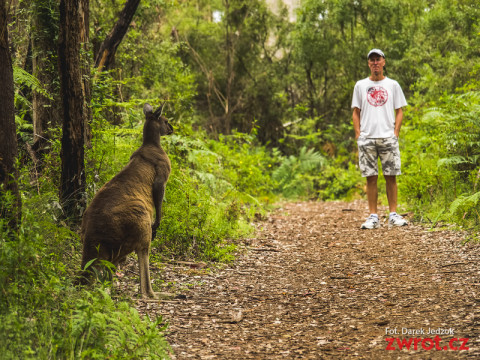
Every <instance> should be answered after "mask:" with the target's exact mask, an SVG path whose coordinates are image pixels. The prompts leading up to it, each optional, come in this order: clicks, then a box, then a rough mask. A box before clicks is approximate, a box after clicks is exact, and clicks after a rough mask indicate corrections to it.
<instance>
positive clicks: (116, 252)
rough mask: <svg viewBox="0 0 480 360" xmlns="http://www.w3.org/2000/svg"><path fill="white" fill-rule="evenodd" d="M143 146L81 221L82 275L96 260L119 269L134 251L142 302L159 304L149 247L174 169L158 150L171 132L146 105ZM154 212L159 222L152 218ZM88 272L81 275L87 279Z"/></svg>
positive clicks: (100, 192)
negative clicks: (162, 138)
mask: <svg viewBox="0 0 480 360" xmlns="http://www.w3.org/2000/svg"><path fill="white" fill-rule="evenodd" d="M143 112H144V114H145V118H146V121H145V125H144V127H143V144H142V146H140V148H138V149H137V150H136V151H135V152H134V153H133V155H132V156H131V157H130V161H129V163H128V164H127V165H126V166H125V168H123V170H121V171H120V172H119V173H118V174H117V175H116V176H115V177H113V178H112V179H111V180H110V181H109V182H108V183H106V184H105V185H104V186H103V187H102V188H101V189H100V190H99V191H98V192H97V194H96V195H95V197H94V198H93V200H92V202H91V203H90V205H89V206H88V207H87V210H86V211H85V213H84V215H83V219H82V225H81V238H82V242H83V255H82V269H85V265H86V264H87V263H88V262H90V261H91V260H93V259H96V260H95V261H94V263H93V264H94V265H95V264H97V261H98V260H108V261H110V262H111V263H113V264H114V265H115V266H117V265H118V264H119V263H120V262H121V261H123V260H124V259H125V258H126V256H127V255H128V254H130V253H131V252H133V251H135V252H136V253H137V256H138V263H139V268H140V293H141V295H142V298H156V297H157V295H156V294H155V293H154V292H153V290H152V285H151V283H150V271H149V254H150V243H151V241H152V239H153V238H154V237H155V234H156V230H157V228H158V226H159V224H160V219H161V215H162V202H163V198H164V194H165V185H166V183H167V181H168V177H169V175H170V170H171V165H170V159H169V158H168V156H167V153H166V152H165V151H164V150H163V148H162V147H161V145H160V136H162V135H170V134H172V133H173V128H172V126H171V125H170V124H169V122H168V120H167V119H166V118H165V117H163V116H162V115H161V108H159V109H157V110H156V111H155V112H154V111H153V109H152V106H151V105H149V104H145V106H144V108H143ZM154 210H155V219H154V220H153V214H154ZM89 275H91V274H89V271H88V269H87V270H86V271H84V272H83V276H84V277H88V276H89Z"/></svg>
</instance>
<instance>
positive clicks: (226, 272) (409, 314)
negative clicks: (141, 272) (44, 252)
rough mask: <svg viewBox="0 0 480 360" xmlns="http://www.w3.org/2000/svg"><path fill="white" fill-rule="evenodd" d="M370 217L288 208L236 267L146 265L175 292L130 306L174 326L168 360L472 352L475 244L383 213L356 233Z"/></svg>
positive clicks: (478, 280) (341, 209)
mask: <svg viewBox="0 0 480 360" xmlns="http://www.w3.org/2000/svg"><path fill="white" fill-rule="evenodd" d="M383 214H386V210H385V209H384V208H383V209H381V212H380V215H383ZM367 215H368V211H367V205H366V202H363V201H355V202H351V203H344V202H323V203H322V202H303V203H288V204H283V206H281V207H280V208H279V209H277V210H276V211H275V212H273V213H272V214H271V215H269V216H268V218H267V219H264V220H263V221H262V222H259V223H258V224H257V227H258V229H257V230H258V231H257V233H256V235H255V237H254V238H251V239H246V240H244V242H243V244H242V245H241V246H240V252H239V254H238V257H237V259H236V260H235V261H234V262H232V263H231V264H227V265H223V266H217V267H214V268H212V267H210V268H208V267H206V266H205V265H206V264H202V263H188V262H183V263H182V262H177V263H171V264H167V265H166V266H164V267H163V268H162V269H158V268H155V266H152V278H153V279H155V278H161V279H162V283H163V284H164V285H167V284H168V285H169V286H170V289H172V288H173V289H174V290H175V292H176V294H177V295H178V296H177V298H175V299H172V300H168V301H160V302H157V301H144V300H136V301H135V304H136V306H137V309H138V310H139V311H140V312H141V313H143V314H146V315H148V316H149V317H150V318H156V317H157V316H160V315H161V316H162V317H163V319H164V321H165V322H167V323H168V324H169V326H168V329H167V332H166V338H167V340H168V341H169V343H170V345H171V347H172V352H173V354H172V358H173V359H346V358H357V359H397V358H402V359H403V358H407V359H453V358H455V359H457V358H479V357H480V293H479V291H480V261H479V260H480V245H479V244H477V243H471V242H467V243H465V236H466V234H465V233H462V232H459V231H454V230H453V229H438V230H433V231H432V230H429V229H428V228H426V227H424V226H420V225H417V224H413V223H410V224H409V225H408V226H405V227H401V228H391V229H389V227H388V226H387V224H386V217H382V220H383V225H382V226H381V227H380V228H379V229H375V230H360V225H361V223H362V222H363V221H364V220H365V218H366V216H367ZM407 218H408V216H407ZM130 266H131V270H128V269H129V267H130ZM134 266H136V264H135V263H131V264H130V265H129V267H127V268H126V270H125V275H124V279H125V280H126V281H121V282H122V284H125V285H128V284H129V283H130V285H128V286H129V287H130V288H129V289H128V290H125V291H128V292H132V293H134V291H138V287H136V286H135V281H138V277H136V276H135V274H134V272H136V271H137V270H136V268H135V267H134ZM130 273H131V274H130ZM130 277H131V280H129V281H127V279H129V278H130ZM137 286H138V285H137ZM122 287H123V286H122ZM154 288H155V287H154ZM431 330H433V334H432V333H428V332H429V331H431ZM437 332H438V334H437ZM436 336H438V338H435V337H436ZM389 338H391V339H393V340H388V339H389ZM415 338H417V339H421V340H417V341H416V342H417V345H416V348H417V350H415V340H414V339H415ZM397 339H398V340H397ZM403 339H405V343H404V344H405V346H403V349H402V350H400V349H399V348H400V344H401V342H402V340H403ZM439 339H441V340H439ZM457 339H458V340H457ZM460 339H468V340H460ZM409 341H411V344H410V348H409V349H407V347H406V344H408V342H409ZM390 342H391V345H389V343H390ZM465 342H466V343H465ZM464 343H465V344H464ZM450 345H451V346H452V347H453V348H457V350H453V349H449V346H450ZM387 347H389V348H392V349H393V350H389V349H387ZM463 347H467V348H468V350H461V348H463Z"/></svg>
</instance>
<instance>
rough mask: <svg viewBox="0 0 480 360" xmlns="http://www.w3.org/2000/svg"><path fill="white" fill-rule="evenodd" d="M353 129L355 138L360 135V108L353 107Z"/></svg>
mask: <svg viewBox="0 0 480 360" xmlns="http://www.w3.org/2000/svg"><path fill="white" fill-rule="evenodd" d="M352 119H353V130H355V140H357V139H358V138H359V137H360V109H359V108H357V107H356V108H353V115H352Z"/></svg>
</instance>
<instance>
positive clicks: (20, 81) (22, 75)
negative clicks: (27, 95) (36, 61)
mask: <svg viewBox="0 0 480 360" xmlns="http://www.w3.org/2000/svg"><path fill="white" fill-rule="evenodd" d="M13 82H14V83H15V85H16V87H17V88H18V87H19V86H20V85H23V86H26V87H28V88H30V89H32V90H33V91H35V92H38V93H39V94H42V95H43V96H45V97H47V98H48V99H50V100H53V98H52V96H51V95H50V94H49V93H48V92H47V91H46V90H45V89H44V88H43V86H42V84H41V83H40V81H39V80H38V79H37V78H36V77H35V76H33V75H32V74H30V73H28V72H27V71H25V70H23V69H22V68H19V67H18V66H14V67H13ZM16 96H21V95H19V94H17V95H16Z"/></svg>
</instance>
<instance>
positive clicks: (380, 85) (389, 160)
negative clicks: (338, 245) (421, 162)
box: [352, 49, 407, 229]
mask: <svg viewBox="0 0 480 360" xmlns="http://www.w3.org/2000/svg"><path fill="white" fill-rule="evenodd" d="M367 59H368V67H369V68H370V71H371V74H370V76H369V77H367V78H365V79H363V80H360V81H358V82H357V83H356V84H355V89H354V91H353V100H352V108H353V115H352V118H353V127H354V129H355V139H356V140H357V144H358V154H359V165H360V171H361V172H362V176H363V177H366V178H367V199H368V208H369V210H370V216H369V217H368V218H367V220H366V221H365V222H364V223H363V224H362V226H361V228H362V229H376V228H378V227H379V226H380V222H379V219H378V214H377V200H378V188H377V179H378V160H377V159H378V158H380V161H381V163H382V170H383V175H384V176H385V181H386V188H387V198H388V207H389V210H390V215H389V220H388V224H389V225H391V226H404V225H407V221H406V220H405V219H404V218H402V216H400V215H399V214H397V180H396V176H397V175H400V174H401V171H400V149H399V147H398V137H399V135H400V127H401V126H402V119H403V111H402V107H404V106H406V105H407V101H406V100H405V96H404V95H403V91H402V88H401V87H400V85H399V84H398V82H396V81H395V80H392V79H389V78H388V77H386V76H385V75H384V66H385V55H384V53H383V52H382V51H381V50H379V49H373V50H371V51H370V52H369V53H368V55H367Z"/></svg>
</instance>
